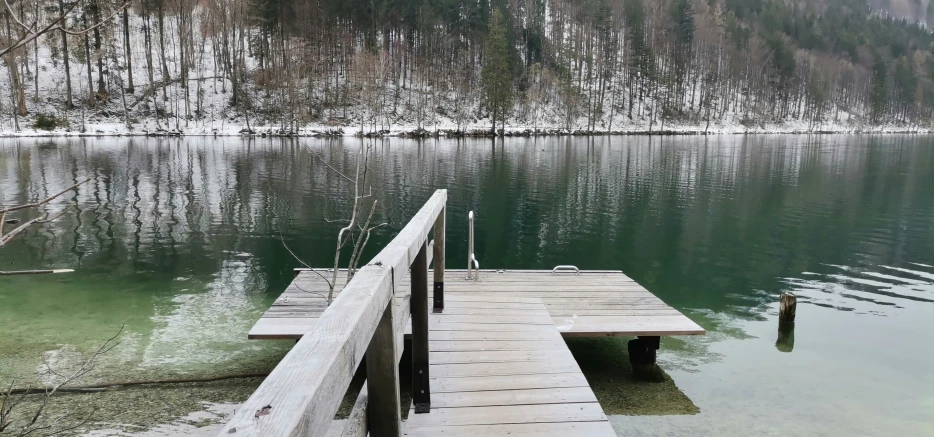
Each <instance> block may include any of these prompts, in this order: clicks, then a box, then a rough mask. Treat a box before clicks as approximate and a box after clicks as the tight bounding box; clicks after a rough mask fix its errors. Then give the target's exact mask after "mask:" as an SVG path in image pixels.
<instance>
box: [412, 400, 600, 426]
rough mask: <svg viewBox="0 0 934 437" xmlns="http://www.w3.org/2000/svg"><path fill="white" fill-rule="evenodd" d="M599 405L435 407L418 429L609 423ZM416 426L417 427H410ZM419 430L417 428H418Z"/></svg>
mask: <svg viewBox="0 0 934 437" xmlns="http://www.w3.org/2000/svg"><path fill="white" fill-rule="evenodd" d="M605 420H606V416H605V415H604V414H603V409H601V408H600V404H598V403H596V402H584V403H576V404H544V405H503V406H495V407H465V408H432V409H431V414H422V415H419V416H418V423H417V425H418V427H426V426H463V425H496V424H503V423H554V422H591V421H605ZM410 425H413V424H410ZM418 427H415V428H414V429H418Z"/></svg>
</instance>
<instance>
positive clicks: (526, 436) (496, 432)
mask: <svg viewBox="0 0 934 437" xmlns="http://www.w3.org/2000/svg"><path fill="white" fill-rule="evenodd" d="M405 435H406V436H410V437H436V436H444V437H489V436H510V437H568V436H573V437H616V433H615V432H614V431H613V427H612V426H610V423H609V422H605V421H600V422H563V423H504V424H496V425H464V426H456V427H453V426H439V427H432V426H425V427H418V428H414V429H406V430H405Z"/></svg>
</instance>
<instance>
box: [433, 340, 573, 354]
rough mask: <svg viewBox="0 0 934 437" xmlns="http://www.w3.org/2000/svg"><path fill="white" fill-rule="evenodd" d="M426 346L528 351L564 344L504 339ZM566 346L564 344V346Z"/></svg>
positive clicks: (552, 341) (562, 344)
mask: <svg viewBox="0 0 934 437" xmlns="http://www.w3.org/2000/svg"><path fill="white" fill-rule="evenodd" d="M429 343H430V344H429V345H428V347H429V348H430V349H431V350H432V351H435V352H440V351H450V352H457V351H528V350H543V349H556V348H560V347H562V346H564V343H563V342H561V340H558V342H556V341H554V340H525V341H515V340H504V341H470V340H466V341H441V340H438V341H434V340H433V341H431V342H429ZM565 347H566V346H565Z"/></svg>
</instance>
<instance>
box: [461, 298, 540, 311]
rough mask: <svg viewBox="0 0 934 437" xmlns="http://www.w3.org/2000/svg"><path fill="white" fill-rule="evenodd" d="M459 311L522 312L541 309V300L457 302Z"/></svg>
mask: <svg viewBox="0 0 934 437" xmlns="http://www.w3.org/2000/svg"><path fill="white" fill-rule="evenodd" d="M456 302H457V309H458V310H462V309H470V308H491V309H520V310H530V309H538V308H540V302H541V299H539V302H536V303H531V302H508V301H507V302H489V301H482V300H467V301H464V300H457V301H456Z"/></svg>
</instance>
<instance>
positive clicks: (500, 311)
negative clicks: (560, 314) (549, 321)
mask: <svg viewBox="0 0 934 437" xmlns="http://www.w3.org/2000/svg"><path fill="white" fill-rule="evenodd" d="M513 314H515V315H526V316H532V315H534V316H544V317H548V315H549V313H548V311H547V310H546V309H545V308H543V307H540V308H535V309H533V308H510V307H505V308H464V307H462V306H456V307H451V308H447V309H445V310H444V315H445V316H451V315H459V316H471V315H494V316H495V315H502V316H505V315H513Z"/></svg>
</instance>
